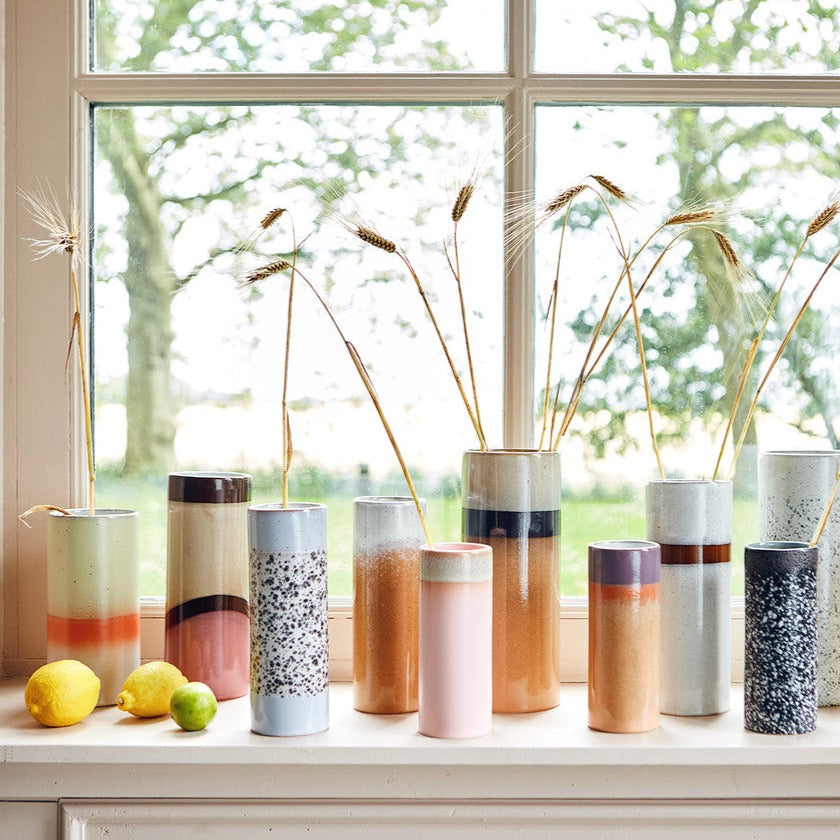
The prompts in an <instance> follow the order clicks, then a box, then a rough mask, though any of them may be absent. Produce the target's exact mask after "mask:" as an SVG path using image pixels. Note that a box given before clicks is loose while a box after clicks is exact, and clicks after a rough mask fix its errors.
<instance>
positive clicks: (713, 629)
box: [647, 479, 732, 715]
mask: <svg viewBox="0 0 840 840" xmlns="http://www.w3.org/2000/svg"><path fill="white" fill-rule="evenodd" d="M647 538H648V539H649V540H652V541H653V542H657V543H659V544H660V546H661V561H662V567H661V584H660V610H661V612H660V615H661V618H660V625H659V628H660V685H659V703H660V705H659V708H660V710H661V711H662V712H663V713H664V714H668V715H715V714H720V713H721V712H725V711H727V710H728V709H729V695H730V682H731V669H730V657H731V652H730V646H731V641H730V640H731V620H732V619H731V602H732V588H731V587H732V573H731V563H730V549H731V543H732V482H731V481H708V480H705V479H698V480H677V479H674V480H668V481H651V482H649V483H648V486H647Z"/></svg>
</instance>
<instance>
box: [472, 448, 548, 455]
mask: <svg viewBox="0 0 840 840" xmlns="http://www.w3.org/2000/svg"><path fill="white" fill-rule="evenodd" d="M464 454H465V455H551V456H556V457H559V456H560V453H559V452H555V451H554V450H551V449H466V450H465V451H464Z"/></svg>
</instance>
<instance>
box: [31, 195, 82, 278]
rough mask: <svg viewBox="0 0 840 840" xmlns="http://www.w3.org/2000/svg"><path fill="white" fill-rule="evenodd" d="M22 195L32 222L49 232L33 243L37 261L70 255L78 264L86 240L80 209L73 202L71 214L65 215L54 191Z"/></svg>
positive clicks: (33, 240)
mask: <svg viewBox="0 0 840 840" xmlns="http://www.w3.org/2000/svg"><path fill="white" fill-rule="evenodd" d="M20 196H21V198H22V199H23V201H24V203H25V204H26V206H27V209H28V210H29V213H30V215H31V216H32V219H33V220H34V221H35V222H36V223H37V224H38V225H39V226H40V227H42V228H43V229H44V231H45V232H46V237H45V238H44V239H32V240H30V241H31V243H32V247H33V249H34V251H35V253H36V255H37V258H38V259H41V258H42V257H48V256H50V255H51V254H67V255H68V256H69V257H70V258H71V261H73V262H75V261H76V258H77V257H79V256H80V249H81V245H82V241H83V231H82V226H81V222H80V214H79V212H78V209H77V208H76V207H74V206H72V203H71V209H70V212H69V213H65V212H64V210H63V209H62V208H61V206H60V205H59V202H58V198H57V197H56V195H55V193H54V192H53V191H52V190H51V189H47V190H44V189H43V188H39V189H38V190H37V191H34V192H29V191H26V190H21V192H20Z"/></svg>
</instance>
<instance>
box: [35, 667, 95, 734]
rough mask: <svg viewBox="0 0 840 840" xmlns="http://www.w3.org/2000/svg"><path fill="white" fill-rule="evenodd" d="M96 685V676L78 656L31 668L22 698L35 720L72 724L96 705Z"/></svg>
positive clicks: (62, 724) (44, 723)
mask: <svg viewBox="0 0 840 840" xmlns="http://www.w3.org/2000/svg"><path fill="white" fill-rule="evenodd" d="M99 685H100V683H99V677H97V676H96V674H94V673H93V671H91V670H90V668H88V666H87V665H84V664H83V663H81V662H79V660H78V659H59V660H57V661H56V662H50V663H49V664H47V665H42V666H41V667H40V668H39V669H38V670H37V671H35V673H34V674H33V675H32V676H31V677H30V678H29V682H28V683H27V684H26V690H25V691H24V694H23V700H24V702H25V703H26V708H27V709H28V710H29V714H31V715H32V717H34V718H35V720H37V721H38V723H42V724H43V725H44V726H72V725H73V724H74V723H78V722H79V721H80V720H84V719H85V718H86V717H87V716H88V715H89V714H90V713H91V712H92V711H93V710H94V708H95V707H96V703H97V701H98V700H99Z"/></svg>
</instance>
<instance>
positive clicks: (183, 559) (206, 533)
mask: <svg viewBox="0 0 840 840" xmlns="http://www.w3.org/2000/svg"><path fill="white" fill-rule="evenodd" d="M250 500H251V476H249V475H244V474H242V473H171V474H170V475H169V507H168V515H167V573H166V635H165V642H166V645H165V650H166V653H165V656H166V661H167V662H171V663H172V664H173V665H175V666H176V667H178V668H180V669H181V672H182V673H183V674H184V675H185V676H186V677H187V678H188V679H190V680H193V681H195V682H203V683H205V684H207V685H208V686H209V687H210V688H211V689H212V691H213V693H214V694H215V695H216V698H217V699H219V700H229V699H231V698H233V697H242V696H243V695H244V694H247V693H248V685H249V661H250V656H249V619H248V505H249V503H250Z"/></svg>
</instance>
